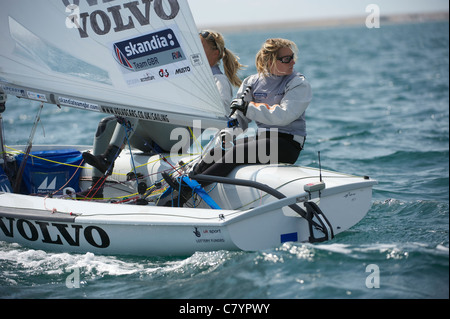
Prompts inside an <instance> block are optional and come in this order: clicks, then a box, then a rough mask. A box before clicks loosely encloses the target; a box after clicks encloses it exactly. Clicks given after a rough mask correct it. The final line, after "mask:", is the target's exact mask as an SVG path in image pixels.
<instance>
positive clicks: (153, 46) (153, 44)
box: [125, 33, 175, 58]
mask: <svg viewBox="0 0 450 319" xmlns="http://www.w3.org/2000/svg"><path fill="white" fill-rule="evenodd" d="M172 39H173V36H172V34H170V33H169V34H168V35H167V38H165V37H159V36H158V35H154V36H152V37H151V39H146V40H145V41H143V42H138V43H133V42H131V41H130V42H129V43H128V45H127V46H126V47H125V52H126V55H127V58H128V57H133V56H138V55H140V54H142V53H146V52H149V51H154V50H159V49H162V48H167V47H168V46H171V47H173V46H175V41H173V40H172Z"/></svg>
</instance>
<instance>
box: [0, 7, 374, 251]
mask: <svg viewBox="0 0 450 319" xmlns="http://www.w3.org/2000/svg"><path fill="white" fill-rule="evenodd" d="M0 29H1V30H2V32H1V33H0V42H1V43H2V45H1V47H0V92H1V93H3V96H4V95H10V96H17V97H19V98H25V99H30V100H34V101H37V103H42V105H41V109H42V106H43V105H44V103H50V104H57V105H59V106H61V107H74V108H79V109H84V110H88V111H93V112H102V113H105V114H110V115H111V114H112V115H116V116H121V117H135V118H139V119H143V120H148V121H152V122H154V123H158V126H159V127H162V128H164V125H167V126H168V127H173V126H174V125H175V126H176V125H179V126H183V127H186V126H189V127H197V128H198V131H199V132H203V134H202V135H201V136H200V134H196V136H197V138H198V140H199V141H198V142H197V143H194V144H193V145H192V147H191V149H190V152H189V153H187V154H183V155H179V154H178V153H176V154H173V153H172V154H162V153H161V154H155V153H149V154H147V153H143V152H142V151H139V150H135V149H131V148H126V149H125V150H124V151H122V153H121V154H120V156H119V158H118V159H117V160H116V162H115V165H114V171H113V173H112V175H110V176H109V177H108V178H107V180H106V184H105V187H104V193H103V198H100V199H97V198H95V194H92V196H91V197H88V198H86V199H85V200H79V199H77V195H76V194H77V193H79V192H80V191H83V190H86V189H88V187H89V186H90V185H91V181H92V167H90V166H89V165H85V164H84V163H83V161H82V157H81V152H84V151H89V150H90V149H91V148H92V147H91V146H71V145H61V146H55V145H52V146H45V145H32V139H33V135H34V128H35V126H34V128H33V130H32V133H31V134H30V139H29V142H28V144H27V145H22V146H5V145H4V144H3V141H2V144H1V146H2V158H1V159H0V163H1V166H0V187H1V192H0V240H2V241H7V242H15V243H19V244H21V245H23V246H27V247H32V248H34V249H42V250H46V251H66V252H75V253H86V252H93V253H96V254H111V255H146V256H151V255H160V256H163V255H190V254H192V253H194V252H196V251H214V250H245V251H253V250H261V249H267V248H272V247H278V246H280V245H281V244H282V243H284V242H323V241H326V240H330V239H332V238H333V237H334V236H335V235H336V234H338V233H340V232H343V231H345V230H347V229H349V228H350V227H352V226H353V225H355V224H356V223H358V222H359V221H360V220H361V219H362V218H363V217H364V216H365V215H366V213H367V212H368V210H369V209H370V206H371V198H372V187H373V185H375V184H376V181H374V180H372V179H370V178H368V177H359V176H352V175H347V174H342V173H337V172H332V171H324V170H321V169H316V168H308V167H301V166H295V165H285V164H267V165H242V166H239V167H237V168H236V169H235V170H234V171H232V172H231V173H230V174H229V175H228V176H227V177H214V176H205V175H194V176H192V175H190V174H189V171H190V169H191V168H192V166H193V165H194V164H195V163H196V162H198V161H199V160H200V159H201V157H202V154H204V153H205V152H207V150H208V149H209V147H214V145H216V144H217V143H220V135H221V133H220V132H221V131H220V130H222V129H224V128H226V127H227V122H228V118H227V116H226V114H224V109H223V106H222V102H221V98H220V95H219V92H218V90H217V88H216V86H215V83H214V79H213V75H212V72H211V68H210V67H209V65H208V63H207V60H206V56H205V54H204V51H203V47H202V45H201V42H200V40H199V36H198V30H197V29H196V26H195V23H194V20H193V18H192V14H191V12H190V9H189V7H188V4H187V1H185V0H153V1H151V0H140V1H100V0H98V1H97V0H85V1H84V0H81V1H68V0H48V1H32V0H16V1H8V2H6V3H4V4H3V5H2V10H1V12H0ZM0 102H1V101H0ZM2 111H3V110H2ZM6 112H7V110H6ZM38 119H39V114H38V116H37V117H36V122H35V125H36V123H37V122H38ZM162 131H164V129H162ZM194 131H195V130H194ZM208 132H209V133H211V132H213V133H214V134H212V133H211V134H209V135H212V136H213V139H212V140H211V141H210V142H209V144H207V143H202V136H205V135H207V136H208ZM194 135H195V134H194ZM205 144H207V145H205ZM163 172H164V173H167V174H170V175H171V176H172V177H173V178H174V179H178V180H179V181H181V180H183V181H184V182H185V183H187V184H188V185H189V186H190V187H191V188H192V193H193V196H192V198H191V199H190V200H189V201H188V202H187V203H186V204H185V205H184V206H183V207H172V206H171V205H170V203H171V202H172V203H173V198H174V197H175V198H176V194H177V190H176V189H174V188H176V187H173V186H170V185H169V184H167V181H166V179H164V178H163V176H162V173H163ZM200 182H208V183H210V185H209V186H207V187H205V188H204V189H203V188H202V187H200V186H199V183H200ZM168 203H169V204H168Z"/></svg>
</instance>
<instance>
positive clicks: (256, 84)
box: [193, 39, 312, 176]
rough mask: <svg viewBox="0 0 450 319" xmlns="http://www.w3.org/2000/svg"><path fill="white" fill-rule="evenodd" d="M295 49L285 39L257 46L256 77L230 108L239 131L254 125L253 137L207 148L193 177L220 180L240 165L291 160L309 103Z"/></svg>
mask: <svg viewBox="0 0 450 319" xmlns="http://www.w3.org/2000/svg"><path fill="white" fill-rule="evenodd" d="M297 51H298V49H297V46H296V44H295V43H294V42H292V41H290V40H286V39H269V40H267V41H266V42H265V43H264V44H263V46H262V47H261V49H260V51H259V52H258V54H257V55H256V68H257V71H258V74H255V75H252V76H250V77H248V78H246V79H245V80H244V81H243V83H242V85H241V87H240V89H239V91H238V94H237V97H238V98H237V99H235V100H233V102H232V103H231V106H230V108H231V109H232V110H234V111H237V113H236V115H237V119H238V122H239V125H240V126H241V127H242V128H243V129H245V128H247V124H248V122H249V121H255V123H256V125H257V127H258V131H257V134H256V135H255V137H253V138H245V139H237V140H236V142H235V144H234V146H233V147H231V148H229V149H227V150H224V149H220V150H219V149H214V150H212V151H211V152H210V153H209V154H208V155H207V156H205V158H203V160H202V161H201V162H200V163H199V164H198V165H196V166H195V168H194V170H193V172H194V174H206V175H215V176H226V175H228V174H229V173H230V172H231V171H232V170H233V169H234V168H235V167H236V166H238V165H242V164H250V163H254V164H266V163H267V161H268V160H269V161H270V162H271V163H274V162H275V163H288V164H294V163H295V162H296V161H297V159H298V156H299V155H300V151H301V150H302V149H303V146H304V142H305V138H306V122H305V111H306V109H307V107H308V105H309V103H310V102H311V99H312V93H311V86H310V85H309V83H308V81H307V80H306V79H305V76H303V75H302V74H300V73H297V72H295V71H294V65H295V62H296V58H297ZM246 91H247V94H244V92H246ZM261 149H262V150H263V151H265V152H269V151H270V154H269V156H267V154H264V155H265V156H258V155H261V154H262V153H264V152H261ZM218 151H219V152H221V157H220V159H219V160H217V159H218V157H219V156H217V152H218ZM255 152H256V153H255ZM213 159H215V160H213Z"/></svg>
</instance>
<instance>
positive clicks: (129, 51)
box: [113, 29, 185, 71]
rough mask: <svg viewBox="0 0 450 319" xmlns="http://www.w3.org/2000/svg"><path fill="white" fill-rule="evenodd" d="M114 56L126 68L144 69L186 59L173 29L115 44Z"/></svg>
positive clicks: (133, 69) (132, 69)
mask: <svg viewBox="0 0 450 319" xmlns="http://www.w3.org/2000/svg"><path fill="white" fill-rule="evenodd" d="M113 48H114V57H115V59H116V61H117V62H118V63H119V64H120V65H121V66H122V67H124V68H125V69H127V70H131V71H143V70H149V69H152V68H156V67H160V66H162V65H166V64H171V63H173V62H174V61H182V60H185V58H184V53H183V50H182V49H181V47H180V43H179V42H178V39H177V37H176V36H175V33H174V31H173V30H172V29H165V30H161V31H158V32H153V33H149V34H146V35H143V36H139V37H136V38H132V39H126V40H124V41H121V42H117V43H114V44H113Z"/></svg>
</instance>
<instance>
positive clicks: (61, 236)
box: [0, 216, 111, 248]
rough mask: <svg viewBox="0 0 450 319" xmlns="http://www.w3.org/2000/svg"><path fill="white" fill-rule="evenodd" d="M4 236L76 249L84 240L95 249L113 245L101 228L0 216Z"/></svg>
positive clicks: (0, 231)
mask: <svg viewBox="0 0 450 319" xmlns="http://www.w3.org/2000/svg"><path fill="white" fill-rule="evenodd" d="M2 234H3V235H4V238H5V237H9V238H17V239H19V238H23V239H25V240H27V241H31V242H35V241H41V242H43V243H45V244H51V245H69V246H74V247H79V246H80V242H81V240H82V239H84V241H86V242H87V243H88V244H89V245H90V246H92V247H95V248H107V247H109V245H110V243H111V242H110V239H109V236H108V234H107V233H106V231H105V230H104V229H103V228H101V227H99V226H94V225H90V226H87V227H84V226H82V225H77V224H66V223H50V222H46V221H38V220H33V221H31V220H27V219H16V218H12V217H2V216H0V235H2Z"/></svg>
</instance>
